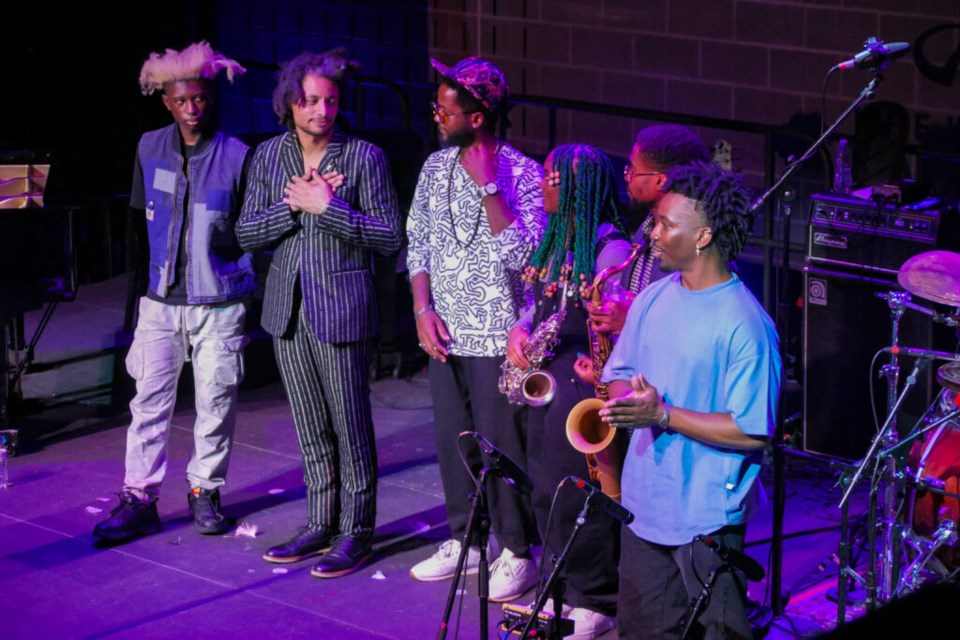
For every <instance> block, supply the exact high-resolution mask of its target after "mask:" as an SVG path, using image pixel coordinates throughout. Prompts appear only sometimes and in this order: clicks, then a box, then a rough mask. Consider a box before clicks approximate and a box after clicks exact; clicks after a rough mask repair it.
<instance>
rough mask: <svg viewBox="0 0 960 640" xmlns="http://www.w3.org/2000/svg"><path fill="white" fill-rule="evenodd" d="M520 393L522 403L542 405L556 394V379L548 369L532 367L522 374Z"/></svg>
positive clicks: (532, 405) (547, 402) (533, 405)
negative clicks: (532, 368)
mask: <svg viewBox="0 0 960 640" xmlns="http://www.w3.org/2000/svg"><path fill="white" fill-rule="evenodd" d="M520 393H521V398H522V399H523V402H524V404H528V405H530V406H531V407H542V406H544V405H547V404H550V402H552V401H553V398H554V396H556V395H557V380H556V378H554V377H553V375H551V374H550V372H548V371H544V370H542V369H534V370H533V371H530V372H528V373H527V374H526V375H524V376H523V380H522V381H521V382H520Z"/></svg>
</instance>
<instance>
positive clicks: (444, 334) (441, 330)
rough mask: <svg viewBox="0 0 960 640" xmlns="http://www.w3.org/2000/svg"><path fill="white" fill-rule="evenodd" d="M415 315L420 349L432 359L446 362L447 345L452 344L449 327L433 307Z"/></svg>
mask: <svg viewBox="0 0 960 640" xmlns="http://www.w3.org/2000/svg"><path fill="white" fill-rule="evenodd" d="M415 315H416V319H417V337H418V338H420V348H421V349H423V350H424V351H426V352H427V355H428V356H430V357H431V358H436V359H437V360H439V361H440V362H446V361H447V353H448V351H447V346H446V345H447V343H449V342H450V332H449V331H447V325H446V324H444V322H443V320H442V319H441V318H440V316H439V315H437V312H436V311H434V310H433V307H425V308H424V309H423V310H422V311H420V312H417V313H416V314H415Z"/></svg>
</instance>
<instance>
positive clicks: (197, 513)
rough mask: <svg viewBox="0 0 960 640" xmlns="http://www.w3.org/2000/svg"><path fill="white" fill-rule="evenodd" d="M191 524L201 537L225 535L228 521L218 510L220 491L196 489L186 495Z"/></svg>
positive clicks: (228, 524) (228, 525) (228, 526)
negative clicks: (194, 525) (193, 524)
mask: <svg viewBox="0 0 960 640" xmlns="http://www.w3.org/2000/svg"><path fill="white" fill-rule="evenodd" d="M187 501H188V502H189V503H190V514H191V515H192V516H193V522H194V523H195V524H196V525H197V528H198V529H200V533H202V534H203V535H214V534H218V533H225V532H226V531H227V529H229V528H230V521H229V520H227V517H226V516H224V515H223V511H221V510H220V490H219V489H200V488H199V487H196V488H194V489H191V490H190V493H188V494H187Z"/></svg>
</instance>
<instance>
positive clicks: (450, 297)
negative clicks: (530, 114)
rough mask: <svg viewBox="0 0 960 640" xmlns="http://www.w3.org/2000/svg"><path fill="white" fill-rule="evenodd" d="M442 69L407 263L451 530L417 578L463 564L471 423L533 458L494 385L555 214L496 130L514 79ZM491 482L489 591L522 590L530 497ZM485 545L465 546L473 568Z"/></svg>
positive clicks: (482, 69) (473, 64)
mask: <svg viewBox="0 0 960 640" xmlns="http://www.w3.org/2000/svg"><path fill="white" fill-rule="evenodd" d="M431 62H432V64H433V66H434V68H435V69H437V71H439V72H440V75H441V76H442V77H441V80H440V86H439V89H438V90H437V100H436V102H435V103H434V105H433V110H434V115H433V118H434V121H435V122H436V123H437V126H438V130H439V134H440V139H441V141H442V143H443V145H444V148H443V149H442V150H440V151H437V152H435V153H433V154H432V155H431V156H430V157H429V158H427V161H426V163H425V164H424V166H423V170H422V171H421V173H420V179H419V181H418V183H417V190H416V193H415V195H414V199H413V204H412V206H411V208H410V216H409V219H408V221H407V236H408V238H409V250H408V257H407V268H408V269H409V271H410V278H411V288H412V290H413V302H414V315H415V317H416V322H417V335H418V336H419V338H420V343H421V344H420V346H421V347H422V348H423V349H424V350H425V351H426V352H427V354H428V355H429V356H430V357H431V360H430V389H431V393H432V396H433V409H434V428H435V431H436V440H437V460H438V463H439V466H440V475H441V479H442V481H443V490H444V495H445V497H446V511H447V521H448V523H449V525H450V531H451V533H452V534H453V539H451V540H447V541H446V542H444V543H443V544H441V545H440V549H439V551H437V553H435V554H434V555H433V556H431V557H430V558H428V559H427V560H424V561H423V562H420V563H418V564H417V565H415V566H414V567H413V568H412V569H411V570H410V575H412V576H413V577H414V578H416V579H417V580H422V581H434V580H443V579H446V578H450V577H452V576H453V574H454V570H455V568H456V563H457V558H458V556H459V553H460V545H461V543H460V539H461V538H462V537H463V534H464V532H465V530H466V525H467V515H468V511H469V499H468V496H469V494H470V492H471V491H473V489H474V481H473V479H472V478H471V476H470V473H469V472H468V470H467V469H465V468H464V465H463V463H462V462H461V459H460V451H463V455H464V458H465V460H466V462H467V463H468V464H469V466H470V469H471V470H472V471H473V472H474V474H475V473H476V471H477V470H478V469H479V468H480V467H481V466H482V464H483V460H482V458H481V453H480V451H479V450H478V447H477V444H476V442H475V441H474V440H472V439H469V438H467V439H460V438H459V437H458V434H460V433H461V432H463V431H476V432H479V433H481V434H483V436H484V437H486V438H487V439H488V440H490V441H491V442H492V443H493V444H494V445H495V446H496V447H497V448H498V449H500V450H501V451H503V452H504V453H505V454H506V455H507V456H509V457H510V458H511V459H513V460H515V461H520V462H522V461H523V460H524V459H525V455H524V450H523V444H522V443H523V441H524V438H523V436H522V433H521V430H520V425H519V420H518V408H517V407H514V406H511V405H510V404H509V403H508V402H507V400H506V398H505V397H504V396H503V395H501V394H500V393H499V392H498V391H497V380H498V378H499V376H500V365H501V363H502V362H503V358H504V356H505V354H506V346H507V334H508V332H509V329H510V327H511V326H512V325H513V323H514V322H515V320H516V318H517V313H518V309H519V308H520V306H521V304H520V296H521V291H522V287H521V280H520V275H521V270H522V269H523V266H524V265H525V264H526V263H527V260H528V259H529V257H530V255H531V253H532V252H533V250H534V249H535V248H536V247H537V245H538V243H539V242H540V237H541V235H542V234H543V229H544V226H545V223H546V220H545V217H544V213H543V199H542V192H541V190H540V187H539V184H540V180H541V178H542V170H541V168H540V166H539V165H538V164H537V163H536V162H534V161H533V160H531V159H530V158H527V157H525V156H523V155H522V154H521V153H519V152H518V151H517V150H516V149H514V148H512V147H510V146H509V145H507V144H504V143H502V142H498V141H497V139H496V136H495V127H496V121H497V118H498V117H499V116H500V115H502V113H503V106H504V101H505V99H506V98H507V95H508V94H509V86H508V85H507V81H506V78H505V77H504V75H503V72H502V71H501V70H500V69H498V68H497V67H496V66H494V65H492V64H490V63H489V62H487V61H485V60H481V59H479V58H475V57H471V58H466V59H464V60H461V61H460V62H459V63H457V65H456V66H454V67H453V68H449V67H446V66H444V65H442V64H440V63H439V62H437V61H436V60H432V61H431ZM487 488H488V491H489V494H488V495H489V505H490V517H491V521H492V528H493V532H494V534H495V536H496V538H497V542H498V543H499V545H500V548H501V550H502V552H501V555H500V557H499V558H498V559H497V560H496V561H494V563H493V564H492V566H491V575H490V594H489V595H490V600H492V601H494V602H505V601H508V600H513V599H515V598H518V597H520V596H521V595H522V594H523V593H524V592H525V591H526V590H527V589H529V588H530V587H531V586H533V584H534V583H535V582H536V569H535V566H534V563H533V561H532V560H531V559H530V542H531V539H532V537H533V536H534V535H535V534H534V532H535V531H536V528H535V525H534V522H533V517H532V515H531V513H532V512H531V510H530V507H529V501H528V499H527V498H526V496H521V495H520V494H519V493H518V492H516V491H515V490H514V489H513V488H511V487H509V486H507V485H506V484H504V483H502V482H492V483H490V484H489V486H488V487H487ZM478 562H479V552H478V550H477V549H475V548H471V549H470V550H469V552H468V555H467V564H466V570H467V573H476V572H477V568H478Z"/></svg>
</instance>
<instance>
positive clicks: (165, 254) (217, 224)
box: [137, 124, 257, 304]
mask: <svg viewBox="0 0 960 640" xmlns="http://www.w3.org/2000/svg"><path fill="white" fill-rule="evenodd" d="M201 144H203V145H204V148H203V149H201V150H199V152H198V153H197V154H195V155H194V156H193V157H192V158H190V160H189V162H188V165H187V175H184V173H183V171H182V170H181V167H182V166H183V157H182V156H181V154H180V133H179V131H178V130H177V125H176V124H172V125H170V126H168V127H164V128H163V129H157V130H156V131H150V132H148V133H145V134H143V137H141V138H140V145H139V147H138V149H137V153H138V154H139V158H140V165H141V167H143V182H144V184H143V187H144V201H145V203H146V211H147V214H146V215H147V235H148V238H149V241H150V291H152V292H154V293H155V294H156V295H158V296H159V297H161V298H165V297H166V296H167V292H168V290H169V287H170V285H171V283H172V282H173V278H174V275H175V274H174V270H175V269H176V251H177V246H178V244H179V242H180V237H181V232H182V227H183V219H184V215H183V214H184V211H188V212H189V216H188V220H187V231H186V236H185V245H186V246H184V247H182V250H183V251H185V252H186V274H185V275H186V284H187V287H186V288H187V302H188V303H189V304H212V303H218V302H225V301H227V300H233V299H235V298H239V297H241V296H243V295H244V294H246V293H249V292H251V291H253V290H255V289H256V287H257V281H256V276H255V275H254V272H253V259H252V257H251V256H250V254H249V253H244V251H243V250H242V249H241V248H240V245H239V244H237V238H236V234H235V233H234V225H235V223H236V220H237V217H238V216H239V214H240V207H241V205H242V204H243V193H242V192H241V177H242V171H243V161H244V158H245V157H246V153H247V146H246V145H245V144H243V143H242V142H240V141H239V140H237V139H236V138H233V137H231V136H228V135H226V134H224V133H222V132H219V131H218V132H217V133H216V134H214V136H213V137H212V138H209V139H205V140H203V141H202V142H201ZM188 185H189V189H188V188H187V187H188Z"/></svg>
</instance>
